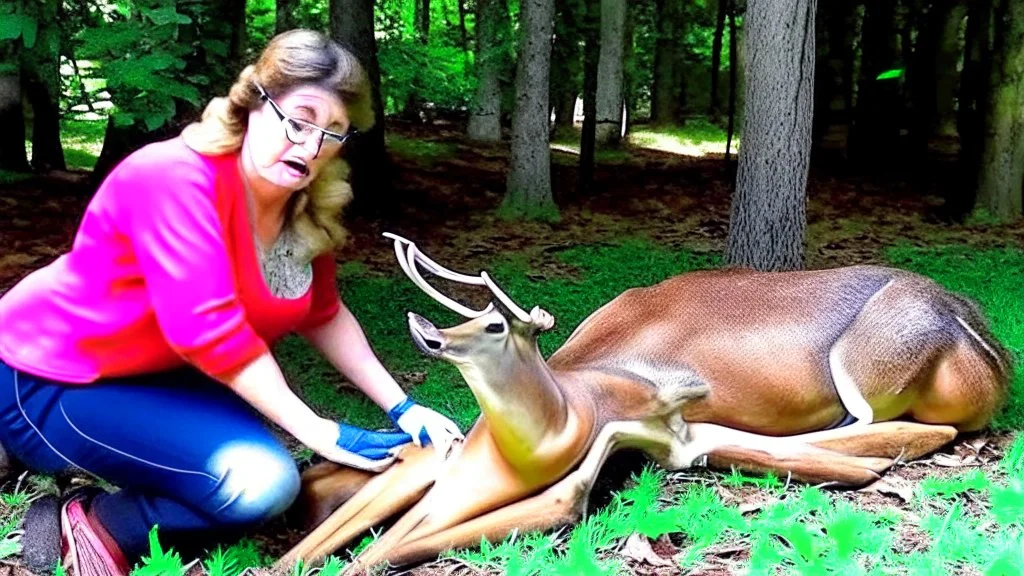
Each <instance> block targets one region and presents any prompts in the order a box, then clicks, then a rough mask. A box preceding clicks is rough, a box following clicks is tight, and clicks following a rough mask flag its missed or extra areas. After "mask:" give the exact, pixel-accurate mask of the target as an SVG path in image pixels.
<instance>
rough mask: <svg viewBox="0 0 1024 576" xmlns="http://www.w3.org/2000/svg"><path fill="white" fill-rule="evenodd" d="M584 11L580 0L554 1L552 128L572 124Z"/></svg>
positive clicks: (578, 75) (579, 65)
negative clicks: (553, 115)
mask: <svg viewBox="0 0 1024 576" xmlns="http://www.w3.org/2000/svg"><path fill="white" fill-rule="evenodd" d="M584 12H585V7H584V5H583V2H582V1H581V0H557V1H556V2H555V13H556V14H555V43H554V46H553V47H552V53H551V99H552V107H553V108H554V112H555V125H554V128H555V131H558V130H559V129H560V128H564V129H568V128H572V126H573V117H574V115H575V112H576V98H577V97H578V96H579V95H580V89H581V86H580V84H581V83H582V82H581V80H582V74H581V71H582V60H583V54H582V52H581V50H580V47H579V46H580V42H581V41H582V34H581V33H580V30H581V28H580V23H579V20H580V18H581V17H582V16H583V14H584Z"/></svg>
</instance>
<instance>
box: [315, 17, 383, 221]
mask: <svg viewBox="0 0 1024 576" xmlns="http://www.w3.org/2000/svg"><path fill="white" fill-rule="evenodd" d="M373 33H374V27H373V0H331V37H332V38H334V40H335V41H337V42H339V43H340V44H341V45H342V46H345V47H346V48H347V49H348V50H350V51H351V52H352V54H354V55H355V57H356V58H358V59H359V62H360V63H361V64H362V65H363V67H364V68H365V69H366V73H367V75H368V76H369V79H370V84H371V85H372V88H373V113H374V117H375V120H376V121H375V123H374V125H373V129H371V130H369V131H367V132H365V133H363V134H361V135H360V136H359V137H358V138H354V139H353V142H352V146H351V148H349V149H348V150H347V151H346V153H345V157H346V159H347V160H348V162H349V164H350V165H351V168H352V176H351V183H352V192H353V195H354V197H355V199H354V201H353V207H354V208H357V209H358V210H361V211H364V212H374V213H383V212H386V211H388V210H390V209H393V208H394V207H395V202H394V198H393V196H394V193H393V187H392V183H391V180H390V179H389V178H388V175H389V174H391V172H392V171H391V169H390V161H389V159H388V155H387V152H386V150H385V148H384V128H385V126H384V104H383V100H382V98H381V92H380V63H379V61H378V60H377V40H376V38H375V37H374V34H373Z"/></svg>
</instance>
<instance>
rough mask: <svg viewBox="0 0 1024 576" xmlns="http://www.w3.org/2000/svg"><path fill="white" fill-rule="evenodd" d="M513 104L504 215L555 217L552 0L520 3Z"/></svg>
mask: <svg viewBox="0 0 1024 576" xmlns="http://www.w3.org/2000/svg"><path fill="white" fill-rule="evenodd" d="M519 18H520V23H521V28H520V37H519V58H518V63H517V66H516V106H515V110H514V111H513V114H512V150H511V158H510V169H509V174H508V180H507V190H506V195H505V201H504V203H503V205H502V213H503V215H504V216H507V217H513V218H530V219H534V218H536V219H555V218H557V217H558V208H557V207H556V206H555V203H554V199H553V197H552V192H551V150H550V148H549V139H548V121H549V120H548V118H549V114H550V108H548V98H549V93H550V86H549V82H550V80H549V77H550V72H551V32H552V29H553V27H554V18H555V3H554V0H522V2H521V3H520V16H519Z"/></svg>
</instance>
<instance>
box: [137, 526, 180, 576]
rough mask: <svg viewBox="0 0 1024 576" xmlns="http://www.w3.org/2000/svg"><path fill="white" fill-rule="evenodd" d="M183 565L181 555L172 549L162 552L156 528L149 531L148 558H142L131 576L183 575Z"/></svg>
mask: <svg viewBox="0 0 1024 576" xmlns="http://www.w3.org/2000/svg"><path fill="white" fill-rule="evenodd" d="M185 571H186V569H185V565H184V564H183V563H182V561H181V555H180V554H178V553H177V552H175V551H174V550H173V549H169V550H167V551H164V549H163V546H161V545H160V539H159V537H158V536H157V526H153V528H152V529H151V530H150V531H149V556H143V557H142V562H141V563H140V565H138V566H136V567H135V569H134V570H132V572H131V576H178V575H184V574H185Z"/></svg>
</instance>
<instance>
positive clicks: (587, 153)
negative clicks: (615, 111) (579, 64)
mask: <svg viewBox="0 0 1024 576" xmlns="http://www.w3.org/2000/svg"><path fill="white" fill-rule="evenodd" d="M586 7H587V11H586V14H585V16H584V17H583V24H582V26H583V44H584V46H583V130H582V132H581V134H580V170H579V178H578V179H577V181H576V194H577V195H578V196H583V195H584V194H586V192H587V191H588V190H590V186H591V184H593V182H594V162H595V158H594V156H595V152H596V149H597V143H596V140H597V139H596V133H597V64H598V59H599V58H600V54H601V52H600V50H601V47H600V45H599V42H600V34H601V32H600V27H601V24H600V16H599V14H600V10H601V1H600V0H586Z"/></svg>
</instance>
